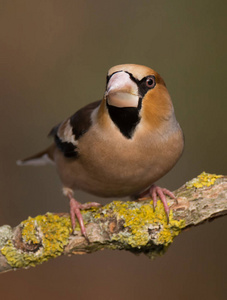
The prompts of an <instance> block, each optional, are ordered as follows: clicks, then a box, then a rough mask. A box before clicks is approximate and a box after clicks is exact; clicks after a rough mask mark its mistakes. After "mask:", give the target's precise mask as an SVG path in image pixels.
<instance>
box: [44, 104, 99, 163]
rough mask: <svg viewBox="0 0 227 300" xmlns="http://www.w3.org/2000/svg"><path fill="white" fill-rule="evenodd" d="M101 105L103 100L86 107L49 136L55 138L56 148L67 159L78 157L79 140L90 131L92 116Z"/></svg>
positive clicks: (57, 127) (58, 126)
mask: <svg viewBox="0 0 227 300" xmlns="http://www.w3.org/2000/svg"><path fill="white" fill-rule="evenodd" d="M100 103H101V100H100V101H96V102H92V103H90V104H88V105H86V106H84V107H83V108H81V109H80V110H78V111H77V112H76V113H75V114H74V115H72V116H71V117H70V118H68V119H66V120H65V121H63V122H62V123H60V124H59V125H57V126H55V127H54V128H53V129H52V130H51V131H50V133H49V136H53V137H54V140H55V144H56V146H57V147H58V149H60V150H61V151H62V153H63V154H64V156H65V157H74V158H76V157H77V156H78V140H79V138H80V137H81V136H82V135H83V134H85V133H86V132H87V131H88V130H89V128H90V126H91V114H92V112H93V110H94V109H95V108H97V107H98V106H99V105H100Z"/></svg>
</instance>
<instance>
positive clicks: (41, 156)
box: [17, 144, 55, 166]
mask: <svg viewBox="0 0 227 300" xmlns="http://www.w3.org/2000/svg"><path fill="white" fill-rule="evenodd" d="M54 149H55V145H54V144H53V145H51V146H50V147H48V148H47V149H45V150H43V151H41V152H39V153H37V154H35V155H33V156H30V157H28V158H25V159H23V160H18V161H17V165H18V166H44V165H47V164H52V165H53V164H54V159H53V153H54Z"/></svg>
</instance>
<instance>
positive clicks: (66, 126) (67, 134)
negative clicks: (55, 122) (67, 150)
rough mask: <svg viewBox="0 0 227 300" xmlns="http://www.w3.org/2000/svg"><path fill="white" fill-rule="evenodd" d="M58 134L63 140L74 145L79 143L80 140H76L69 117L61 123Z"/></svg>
mask: <svg viewBox="0 0 227 300" xmlns="http://www.w3.org/2000/svg"><path fill="white" fill-rule="evenodd" d="M57 135H58V137H59V138H60V139H61V141H62V142H67V143H71V144H73V145H74V146H77V145H78V142H77V141H76V140H75V136H74V134H73V129H72V126H71V124H70V120H69V119H68V120H66V121H64V122H63V123H62V124H61V125H60V127H59V129H58V132H57Z"/></svg>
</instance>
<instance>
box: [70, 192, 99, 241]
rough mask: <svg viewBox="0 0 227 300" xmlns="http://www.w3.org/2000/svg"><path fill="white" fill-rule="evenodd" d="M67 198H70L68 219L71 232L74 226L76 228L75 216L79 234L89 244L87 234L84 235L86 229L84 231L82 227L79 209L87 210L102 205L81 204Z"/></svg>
mask: <svg viewBox="0 0 227 300" xmlns="http://www.w3.org/2000/svg"><path fill="white" fill-rule="evenodd" d="M69 198H70V202H69V205H70V217H71V223H72V229H73V232H74V229H75V226H76V218H75V216H76V217H77V220H78V222H79V224H80V228H81V233H82V235H83V236H84V237H85V239H86V240H87V242H88V243H89V240H88V237H87V233H86V229H85V226H84V221H83V217H82V214H81V209H89V208H91V207H100V206H102V205H101V204H100V203H96V202H91V203H85V204H81V203H79V202H78V201H76V200H75V199H74V198H73V197H71V196H70V197H69Z"/></svg>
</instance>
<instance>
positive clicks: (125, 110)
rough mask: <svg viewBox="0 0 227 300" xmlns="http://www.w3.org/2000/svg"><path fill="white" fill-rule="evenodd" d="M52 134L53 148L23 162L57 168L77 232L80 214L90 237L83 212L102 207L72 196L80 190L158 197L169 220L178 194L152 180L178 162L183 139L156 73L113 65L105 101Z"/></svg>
mask: <svg viewBox="0 0 227 300" xmlns="http://www.w3.org/2000/svg"><path fill="white" fill-rule="evenodd" d="M50 136H51V137H53V139H54V142H53V143H52V145H51V146H50V147H49V148H47V149H46V150H44V151H42V152H40V153H38V154H37V155H34V156H32V157H29V158H27V159H25V160H23V161H20V163H19V164H22V165H44V164H47V163H54V164H55V165H56V169H57V172H58V174H59V176H60V179H61V182H62V185H63V193H64V195H65V196H67V197H68V198H69V200H70V216H71V222H72V228H73V230H74V228H75V224H76V220H75V216H76V217H77V220H78V221H79V224H80V227H81V232H82V234H83V235H84V236H85V237H86V230H85V226H84V222H83V218H82V215H81V212H80V210H81V209H88V208H91V207H98V206H100V204H99V203H95V202H93V203H87V204H81V203H79V202H78V201H77V200H75V198H74V191H75V190H77V189H81V190H84V191H86V192H88V193H91V194H93V195H96V196H100V197H125V196H132V197H135V196H137V197H144V196H146V195H150V196H151V197H152V198H153V202H154V207H155V206H156V203H157V197H160V199H161V201H162V203H163V205H164V208H165V211H166V214H167V219H168V215H169V207H168V204H167V200H166V197H165V195H168V196H170V197H172V198H175V196H174V194H173V193H171V192H170V191H168V190H167V189H163V188H160V187H158V186H156V185H154V182H155V181H156V180H158V179H159V178H161V177H162V176H163V175H165V174H166V173H167V172H168V171H169V170H170V169H172V167H173V166H174V165H175V164H176V162H177V161H178V159H179V158H180V156H181V153H182V151H183V147H184V139H183V133H182V130H181V128H180V125H179V124H178V122H177V120H176V118H175V114H174V108H173V104H172V101H171V98H170V95H169V93H168V91H167V88H166V85H165V82H164V80H163V79H162V77H161V76H160V75H159V74H158V73H157V72H155V71H154V70H152V69H150V68H148V67H145V66H141V65H135V64H125V65H118V66H115V67H112V68H111V69H110V70H109V72H108V74H107V81H106V90H105V93H104V96H103V99H102V100H100V101H96V102H92V103H90V104H88V105H86V106H84V107H83V108H81V109H80V110H78V111H77V112H76V113H75V114H74V115H72V116H71V117H69V118H67V119H66V120H65V121H63V122H62V123H60V124H58V125H57V126H55V127H54V128H53V129H52V130H51V132H50ZM86 238H87V237H86Z"/></svg>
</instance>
